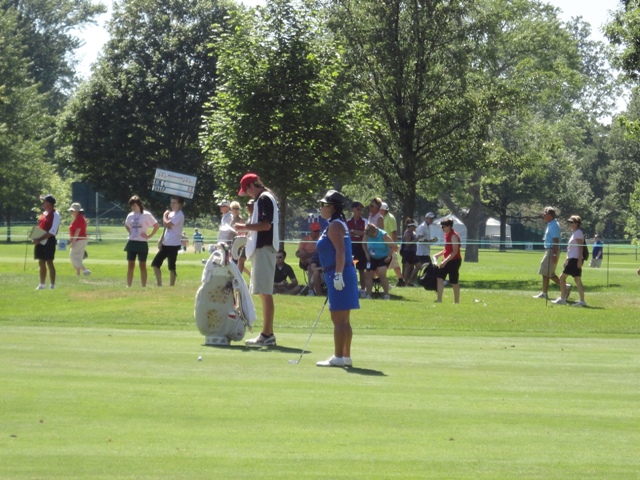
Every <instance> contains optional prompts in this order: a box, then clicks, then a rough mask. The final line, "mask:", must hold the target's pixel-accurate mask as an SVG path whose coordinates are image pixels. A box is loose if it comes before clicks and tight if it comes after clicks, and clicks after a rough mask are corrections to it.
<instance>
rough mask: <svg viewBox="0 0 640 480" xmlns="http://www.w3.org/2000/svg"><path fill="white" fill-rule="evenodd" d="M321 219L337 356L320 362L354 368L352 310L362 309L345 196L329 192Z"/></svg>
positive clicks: (321, 244)
mask: <svg viewBox="0 0 640 480" xmlns="http://www.w3.org/2000/svg"><path fill="white" fill-rule="evenodd" d="M320 207H321V208H320V216H321V217H322V218H324V219H325V220H328V221H329V226H328V227H327V228H326V229H325V231H324V232H323V233H322V235H321V237H320V239H319V240H318V254H319V256H320V264H321V265H322V268H323V270H324V280H325V283H326V284H327V291H328V297H329V298H328V300H329V311H330V312H331V321H332V322H333V343H334V354H333V356H332V357H331V358H329V359H328V360H324V361H321V362H318V363H317V364H316V365H318V366H319V367H351V366H352V361H351V337H352V336H353V332H352V330H351V323H350V318H349V317H350V314H351V310H353V309H358V308H360V302H359V300H358V276H357V274H356V268H355V266H354V265H353V257H352V253H351V237H350V235H349V228H348V227H347V220H346V219H345V217H344V213H343V210H344V197H343V195H342V194H341V193H340V192H337V191H335V190H329V191H328V192H327V194H326V195H325V196H324V198H323V199H322V200H320Z"/></svg>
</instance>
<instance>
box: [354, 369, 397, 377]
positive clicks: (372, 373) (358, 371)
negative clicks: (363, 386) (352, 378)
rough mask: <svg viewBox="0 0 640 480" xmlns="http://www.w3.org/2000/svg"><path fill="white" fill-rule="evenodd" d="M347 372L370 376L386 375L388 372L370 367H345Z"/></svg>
mask: <svg viewBox="0 0 640 480" xmlns="http://www.w3.org/2000/svg"><path fill="white" fill-rule="evenodd" d="M344 370H345V371H346V372H347V373H352V374H354V375H364V376H368V377H386V376H387V374H386V373H384V372H381V371H380V370H372V369H370V368H358V367H349V368H345V369H344Z"/></svg>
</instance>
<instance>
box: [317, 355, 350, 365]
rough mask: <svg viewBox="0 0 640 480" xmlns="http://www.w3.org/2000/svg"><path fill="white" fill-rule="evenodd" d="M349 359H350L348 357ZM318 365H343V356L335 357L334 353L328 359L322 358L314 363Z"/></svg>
mask: <svg viewBox="0 0 640 480" xmlns="http://www.w3.org/2000/svg"><path fill="white" fill-rule="evenodd" d="M349 360H351V359H349ZM316 365H317V366H318V367H344V358H342V357H336V356H335V355H334V356H332V357H331V358H329V359H328V360H322V361H320V362H318V363H316Z"/></svg>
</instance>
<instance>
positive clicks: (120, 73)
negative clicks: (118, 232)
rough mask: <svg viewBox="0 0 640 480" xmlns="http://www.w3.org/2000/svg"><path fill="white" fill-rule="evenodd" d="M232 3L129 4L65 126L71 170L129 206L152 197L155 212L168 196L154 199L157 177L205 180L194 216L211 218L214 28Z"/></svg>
mask: <svg viewBox="0 0 640 480" xmlns="http://www.w3.org/2000/svg"><path fill="white" fill-rule="evenodd" d="M232 7H233V4H230V3H226V2H224V1H217V0H190V1H184V0H170V1H165V0H130V1H127V2H124V3H122V4H116V5H115V10H114V14H113V19H112V20H111V22H110V24H109V33H110V37H111V38H110V40H109V42H108V43H107V45H106V46H105V49H104V51H103V53H102V56H101V58H100V59H99V62H98V64H97V66H96V68H95V71H94V73H93V75H92V77H91V79H90V80H89V81H88V82H87V83H86V84H84V85H82V87H81V88H80V89H79V91H78V92H77V94H76V95H75V97H74V98H73V99H72V100H71V101H70V102H69V105H68V107H67V108H66V111H65V112H64V115H63V116H62V118H61V121H60V136H59V143H60V144H61V145H64V144H68V145H69V146H70V148H68V149H63V150H61V154H60V155H61V157H63V158H62V161H63V163H64V164H65V165H68V166H69V167H70V168H73V169H74V170H75V171H76V172H78V173H79V174H81V176H82V178H83V179H84V180H86V181H88V182H89V183H90V184H92V185H93V186H94V187H95V188H96V189H98V190H100V191H102V192H104V193H105V197H107V199H109V200H115V201H120V202H125V201H126V200H127V199H128V198H129V197H130V196H131V195H133V194H137V195H140V196H141V197H142V198H145V200H146V201H147V203H148V204H149V205H150V206H151V207H152V208H153V209H154V210H156V211H162V210H163V209H164V208H165V207H166V205H167V203H166V202H167V201H166V196H165V195H163V194H155V193H153V192H151V187H152V179H153V176H154V173H155V169H156V168H162V169H166V170H170V171H175V172H180V173H185V174H189V175H194V176H197V177H198V185H197V187H196V194H195V197H194V200H193V202H190V204H189V203H188V206H189V208H190V209H191V212H192V213H193V214H194V215H195V214H197V213H199V212H204V211H211V209H212V201H211V192H212V191H213V189H214V186H215V181H214V177H213V173H212V170H211V169H210V168H209V166H208V165H207V164H206V162H205V161H204V157H203V154H202V152H201V149H200V145H199V140H198V135H199V132H200V129H201V124H202V116H203V114H204V112H205V103H206V102H207V101H208V100H209V99H210V98H211V97H212V95H213V92H214V91H215V87H216V78H217V77H216V69H217V67H216V62H217V57H216V56H213V55H211V54H210V51H209V44H210V42H211V35H212V28H211V26H212V25H213V24H218V25H222V24H224V23H225V19H226V17H227V15H228V12H229V9H230V8H232Z"/></svg>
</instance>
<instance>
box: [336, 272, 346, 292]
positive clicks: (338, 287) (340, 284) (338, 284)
mask: <svg viewBox="0 0 640 480" xmlns="http://www.w3.org/2000/svg"><path fill="white" fill-rule="evenodd" d="M333 288H335V289H336V290H342V289H343V288H344V280H343V279H342V273H336V275H335V277H333Z"/></svg>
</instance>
